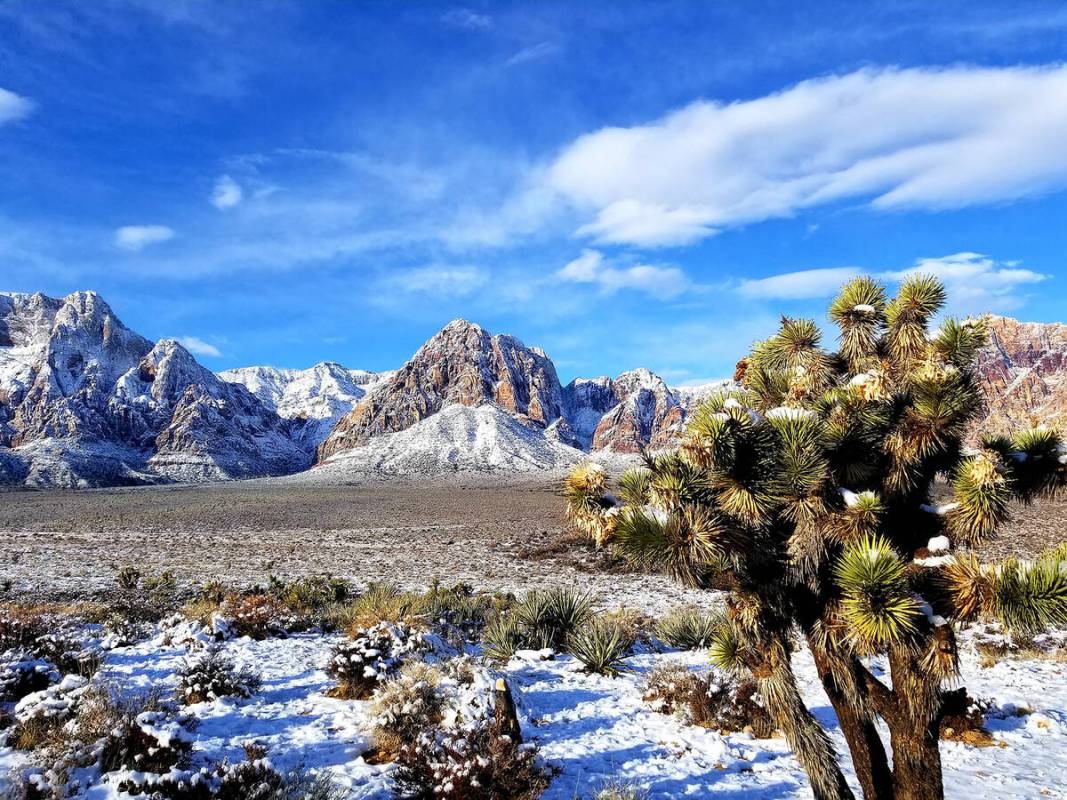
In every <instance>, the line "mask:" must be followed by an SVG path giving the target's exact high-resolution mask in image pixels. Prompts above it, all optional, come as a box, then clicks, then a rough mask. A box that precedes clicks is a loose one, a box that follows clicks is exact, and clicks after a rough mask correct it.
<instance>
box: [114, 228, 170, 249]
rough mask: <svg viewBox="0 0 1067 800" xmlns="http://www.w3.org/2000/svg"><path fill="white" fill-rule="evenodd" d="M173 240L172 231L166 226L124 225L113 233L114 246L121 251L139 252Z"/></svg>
mask: <svg viewBox="0 0 1067 800" xmlns="http://www.w3.org/2000/svg"><path fill="white" fill-rule="evenodd" d="M173 238H174V231H173V229H171V228H168V227H167V226H166V225H124V226H123V227H121V228H119V229H118V230H116V231H115V244H116V245H118V246H119V247H121V248H122V249H123V250H140V249H142V248H143V247H145V246H147V245H150V244H155V243H157V242H165V241H167V240H168V239H173Z"/></svg>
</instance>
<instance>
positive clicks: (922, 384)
mask: <svg viewBox="0 0 1067 800" xmlns="http://www.w3.org/2000/svg"><path fill="white" fill-rule="evenodd" d="M944 301H945V292H944V289H943V287H942V286H941V285H940V284H939V283H938V282H937V281H936V280H935V279H933V278H930V277H923V276H916V277H913V278H910V279H908V280H907V281H905V282H904V284H903V285H902V286H901V287H900V291H899V294H898V295H897V297H896V298H895V299H893V300H891V301H888V302H887V300H886V294H885V290H884V288H883V287H882V286H880V285H879V284H878V283H876V282H875V281H873V280H871V279H869V278H859V279H856V280H854V281H852V282H851V283H849V284H847V285H846V286H845V287H844V288H843V290H842V291H841V294H840V296H839V297H838V298H837V299H836V300H835V301H834V303H833V305H832V306H831V307H830V318H831V319H832V320H833V322H834V323H836V324H837V326H838V327H839V328H840V337H839V349H838V352H836V353H834V352H829V351H827V350H824V349H822V348H821V347H820V333H819V329H818V327H817V326H816V324H815V323H814V322H812V321H809V320H798V319H788V318H783V319H782V323H781V328H780V330H779V331H778V333H776V334H775V335H774V336H772V337H771V338H769V339H767V340H765V341H762V342H759V343H757V344H756V345H755V346H754V347H753V350H752V352H751V354H750V355H749V356H748V357H747V358H745V359H743V360H742V361H741V362H740V363H739V365H738V375H737V376H736V378H737V380H738V381H739V382H740V384H741V388H740V389H739V390H737V391H733V392H727V393H724V394H723V395H722V396H719V397H715V398H713V399H711V400H709V401H708V402H707V403H706V404H704V405H703V406H702V407H701V408H699V409H698V410H697V411H696V413H695V414H694V415H693V416H692V418H691V419H690V421H689V423H688V426H687V428H686V431H685V434H684V436H683V438H682V442H681V445H680V448H679V450H678V451H677V452H676V453H671V454H660V455H649V456H646V459H645V460H646V467H645V468H636V469H632V470H630V471H628V472H626V473H625V474H624V475H623V476H622V477H621V479H620V490H619V498H618V499H616V498H615V497H613V496H611V495H608V494H606V476H605V474H604V472H603V470H602V469H600V468H599V467H598V466H596V465H593V464H585V465H582V466H580V467H579V468H578V469H576V470H575V471H574V473H573V474H572V475H571V476H570V477H569V478H568V480H567V483H566V486H565V491H566V495H567V500H568V513H569V515H570V517H571V518H572V519H573V520H574V521H575V522H576V523H577V524H578V525H579V526H580V527H582V528H583V529H584V530H586V531H588V532H589V533H590V534H591V535H592V536H593V537H594V538H595V539H596V540H597V542H598V543H608V544H609V546H612V547H615V548H617V549H618V550H619V551H620V552H622V553H624V554H625V555H626V556H628V557H629V558H630V559H631V560H632V561H634V562H635V563H636V564H638V565H641V566H643V567H646V568H655V569H661V570H663V571H666V572H668V573H669V574H671V575H673V576H674V577H675V578H676V579H678V580H680V581H683V582H685V583H687V584H690V585H693V586H698V587H705V588H709V589H711V588H718V589H722V590H724V591H725V592H726V616H725V620H726V621H725V622H724V624H723V625H722V626H721V627H720V628H719V630H718V632H717V634H716V636H715V638H714V642H713V644H712V647H711V656H712V659H713V660H714V661H715V662H716V663H717V664H718V665H720V666H721V667H723V668H724V669H728V670H732V671H747V672H750V673H751V674H752V675H753V676H754V677H755V678H756V679H757V681H758V682H759V685H760V691H761V694H762V695H763V697H764V698H765V701H766V703H767V705H768V709H769V711H770V712H771V714H772V715H773V717H774V718H775V721H776V723H777V724H778V725H779V726H780V727H781V728H782V730H783V731H784V733H785V735H786V737H787V739H788V740H789V742H790V745H791V746H792V747H793V749H794V751H795V752H796V754H797V757H798V759H799V760H800V762H801V764H802V765H803V766H804V768H805V770H806V771H807V773H808V775H809V778H810V780H811V785H812V788H813V790H814V793H815V796H816V798H820V800H821V799H822V798H845V797H851V791H850V790H849V788H848V785H847V784H846V782H845V780H844V778H843V777H842V774H841V770H840V768H839V766H838V763H837V759H836V755H835V753H834V750H833V747H832V744H831V742H830V739H829V737H828V736H827V734H826V731H825V730H823V728H822V727H820V725H819V724H818V722H817V721H816V720H815V718H814V717H813V716H812V714H811V713H810V712H809V710H808V709H807V708H806V707H805V705H804V703H803V701H802V699H801V696H800V693H799V692H798V690H797V685H796V680H795V678H794V675H793V673H792V669H791V666H790V654H791V651H792V649H793V648H792V643H793V642H794V641H795V640H796V638H797V635H799V636H800V637H802V638H803V639H805V640H806V641H807V644H808V647H809V649H810V651H811V654H812V656H813V658H814V661H815V664H816V667H817V670H818V673H819V676H820V678H821V680H822V683H823V686H824V688H825V690H826V693H827V695H828V697H829V699H830V701H831V703H832V704H833V706H834V708H835V710H836V712H837V716H838V720H839V722H840V725H841V730H842V732H843V734H844V736H845V739H846V741H847V742H848V746H849V750H850V751H851V755H852V760H853V763H854V765H855V769H856V774H857V776H858V779H859V782H860V784H861V786H862V789H863V793H864V796H865V797H867V798H868V799H869V800H874V799H877V800H884V799H885V798H895V799H897V800H901V799H904V798H906V799H908V800H918V799H919V798H921V799H922V800H930V799H932V798H941V797H943V794H944V792H943V788H942V779H941V761H940V755H939V752H938V740H939V736H940V721H941V715H942V702H943V699H944V694H943V692H942V688H941V687H942V684H943V682H944V681H946V679H950V678H953V677H955V676H956V675H957V651H956V643H955V632H954V626H956V625H958V624H960V623H966V622H968V621H971V620H975V619H978V618H980V617H990V618H996V619H999V620H1000V621H1002V622H1003V623H1004V624H1005V625H1007V626H1008V627H1009V628H1011V629H1016V630H1026V631H1034V630H1037V629H1040V628H1043V627H1046V626H1048V625H1051V624H1059V623H1064V622H1067V564H1065V563H1064V561H1065V560H1067V549H1065V548H1059V549H1058V550H1057V551H1054V552H1049V553H1047V554H1045V555H1043V556H1041V557H1039V558H1038V559H1036V560H1034V561H1019V560H1014V559H1012V560H1008V561H1006V562H1004V563H1002V564H999V565H995V566H994V565H984V564H981V563H980V562H979V561H978V559H977V558H976V556H975V555H973V554H972V552H973V550H974V548H976V547H977V546H978V545H979V544H981V543H982V542H983V541H985V540H986V539H988V538H989V537H991V536H993V535H994V534H995V532H996V530H997V528H998V526H999V525H1000V524H1001V523H1003V522H1004V521H1005V519H1006V518H1007V516H1008V512H1009V503H1010V501H1011V500H1014V499H1017V500H1022V501H1023V502H1029V501H1031V500H1033V499H1034V498H1036V497H1038V496H1040V495H1045V494H1050V493H1052V492H1053V491H1055V490H1056V489H1057V488H1058V487H1061V486H1063V485H1064V484H1065V483H1067V466H1065V462H1067V450H1065V449H1064V446H1063V444H1062V443H1061V440H1060V438H1059V436H1058V434H1057V433H1055V432H1054V431H1052V430H1049V429H1046V428H1037V429H1035V430H1030V431H1026V432H1022V433H1019V434H1017V435H1016V436H1014V437H1013V438H1005V437H995V438H993V437H987V438H985V439H983V440H982V441H981V443H980V444H979V445H978V446H977V447H973V448H969V447H967V446H966V441H967V437H968V435H969V434H970V424H971V423H972V422H973V421H974V419H975V418H976V416H977V414H978V412H979V411H980V409H981V405H982V397H981V393H980V391H979V389H978V386H977V383H976V379H975V375H974V371H973V365H974V361H975V357H976V354H977V351H978V350H979V348H980V347H981V346H982V345H983V344H984V343H985V341H986V333H985V329H984V326H983V324H982V323H981V322H980V321H975V320H967V321H963V322H957V321H954V320H951V319H949V320H945V321H944V322H943V323H942V325H941V326H940V328H939V329H938V330H937V331H936V332H935V333H933V334H930V333H928V325H929V323H930V320H931V318H932V317H933V316H934V315H936V314H937V313H938V311H939V310H940V308H941V307H942V306H943V304H944ZM938 480H943V481H945V482H947V485H946V487H945V488H944V489H939V491H943V492H948V491H951V493H952V494H953V495H954V497H952V498H951V499H952V502H949V503H946V504H944V505H940V506H938V505H936V504H935V501H934V497H933V495H934V491H935V485H936V483H937V481H938ZM867 656H882V657H884V658H885V659H886V661H887V662H888V668H889V672H890V675H891V678H892V688H889V686H887V685H886V684H885V683H883V682H882V681H881V680H880V679H879V678H878V677H877V676H876V675H875V674H873V673H872V672H871V671H870V670H869V669H868V668H867V666H866V665H865V663H864V661H863V660H862V659H863V658H864V657H867ZM877 717H881V718H882V719H883V720H884V721H885V723H886V725H887V726H888V727H889V730H890V734H891V749H892V755H893V759H892V764H893V767H892V769H890V767H889V761H888V759H887V757H886V752H885V747H884V746H883V744H882V741H881V739H880V738H879V736H878V733H877V730H876V728H875V720H876V718H877Z"/></svg>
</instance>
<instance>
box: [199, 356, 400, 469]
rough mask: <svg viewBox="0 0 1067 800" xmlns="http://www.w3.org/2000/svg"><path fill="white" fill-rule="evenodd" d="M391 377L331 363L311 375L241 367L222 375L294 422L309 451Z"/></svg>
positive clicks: (312, 369) (301, 371)
mask: <svg viewBox="0 0 1067 800" xmlns="http://www.w3.org/2000/svg"><path fill="white" fill-rule="evenodd" d="M392 375H393V373H392V372H367V371H366V370H358V369H348V368H347V367H342V366H341V365H340V364H337V363H334V362H332V361H322V362H320V363H318V364H316V365H315V366H313V367H310V368H308V369H279V368H277V367H240V368H238V369H230V370H226V371H225V372H220V373H219V377H220V378H222V379H223V380H224V381H228V382H230V383H239V384H241V385H243V386H244V387H245V388H246V389H248V390H249V391H250V392H252V394H254V395H255V396H256V397H257V398H259V400H260V402H262V403H263V404H264V405H266V406H267V407H268V408H270V409H272V410H273V411H275V412H276V413H277V414H278V415H279V416H281V417H283V418H285V419H288V420H291V421H292V423H293V431H294V435H295V436H296V437H297V438H298V439H299V441H300V442H301V443H302V444H303V445H304V446H305V447H306V448H308V449H309V450H310V451H314V450H315V448H317V447H318V446H319V444H321V443H322V441H323V440H324V439H325V438H326V437H327V436H328V435H329V433H330V431H332V430H333V428H334V426H335V425H336V424H337V421H338V420H339V419H341V417H343V416H344V415H345V414H347V413H348V412H349V411H351V410H352V409H353V408H354V407H355V405H356V403H358V402H359V401H360V400H362V399H363V396H364V395H365V394H366V393H367V391H368V390H369V389H371V388H372V387H373V386H374V385H375V384H377V383H380V382H381V381H383V380H387V379H388V378H390V377H391V376H392Z"/></svg>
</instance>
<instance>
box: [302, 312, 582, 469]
mask: <svg viewBox="0 0 1067 800" xmlns="http://www.w3.org/2000/svg"><path fill="white" fill-rule="evenodd" d="M485 402H493V403H495V404H496V405H497V406H499V407H500V408H502V409H503V410H505V411H508V412H510V413H512V414H516V415H520V416H522V417H525V418H526V419H528V420H530V421H531V422H533V423H535V424H536V425H538V426H539V427H541V428H544V427H546V426H548V425H549V424H551V423H552V422H553V421H554V420H555V419H557V418H559V417H560V415H561V410H562V393H561V388H560V384H559V378H558V377H556V368H555V366H554V365H553V364H552V361H551V360H550V359H549V358H548V356H546V355H545V353H544V352H543V351H541V350H539V349H537V348H527V347H526V346H525V345H523V343H522V342H520V341H519V340H518V339H516V338H515V337H514V336H506V335H499V336H492V335H491V334H489V333H488V332H486V331H485V330H484V329H482V328H481V327H480V326H478V325H474V324H473V323H470V322H467V321H466V320H454V321H452V322H450V323H449V324H448V325H446V326H445V327H444V328H442V329H441V330H440V331H439V332H438V333H436V334H435V335H434V336H433V337H431V338H430V340H429V341H427V342H426V344H424V345H423V346H422V347H420V348H419V349H418V351H417V352H416V353H415V355H414V356H412V357H411V360H409V361H408V362H407V363H406V364H404V366H403V367H401V368H400V369H398V370H397V371H396V372H395V373H394V374H393V375H392V376H391V377H390V378H388V379H387V380H385V381H383V382H382V383H380V384H378V385H377V386H376V387H375V388H374V389H373V390H372V391H371V392H370V393H369V394H368V395H367V397H366V398H364V400H363V402H361V403H359V404H358V405H357V406H356V407H355V408H354V409H353V410H352V411H351V412H350V413H348V414H346V415H345V416H344V417H342V418H341V420H340V421H339V422H338V423H337V426H336V427H335V428H334V430H333V432H332V433H331V434H330V435H329V436H328V437H327V438H326V440H325V441H324V442H323V443H322V445H321V446H320V447H319V459H320V460H325V459H327V458H329V457H330V456H333V455H336V454H337V453H341V452H344V451H345V450H350V449H352V448H355V447H359V446H361V445H364V444H366V443H367V442H368V441H369V440H370V439H371V438H372V437H374V436H379V435H382V434H387V433H395V432H397V431H402V430H404V429H405V428H409V427H411V426H412V425H414V424H416V423H417V422H419V421H421V420H423V419H425V418H427V417H429V416H432V415H433V414H436V413H438V412H439V411H441V409H442V408H445V407H447V406H449V405H464V406H477V405H481V404H482V403H485Z"/></svg>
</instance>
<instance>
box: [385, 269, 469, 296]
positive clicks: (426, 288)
mask: <svg viewBox="0 0 1067 800" xmlns="http://www.w3.org/2000/svg"><path fill="white" fill-rule="evenodd" d="M488 281H489V273H488V271H487V270H485V269H482V268H481V267H476V266H451V265H443V264H440V265H439V264H435V265H431V266H427V267H416V268H413V269H405V270H396V271H394V272H392V273H391V274H390V275H388V276H387V277H386V278H385V279H384V280H383V281H382V286H383V288H386V289H387V290H391V291H397V292H403V293H407V294H427V295H436V296H444V297H465V296H467V295H469V294H471V293H473V292H475V291H476V290H478V289H480V288H481V287H483V286H485V284H486V283H488Z"/></svg>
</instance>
